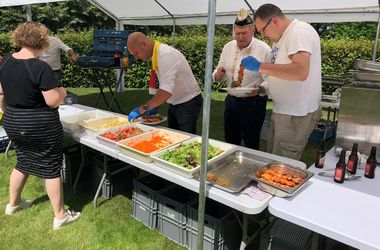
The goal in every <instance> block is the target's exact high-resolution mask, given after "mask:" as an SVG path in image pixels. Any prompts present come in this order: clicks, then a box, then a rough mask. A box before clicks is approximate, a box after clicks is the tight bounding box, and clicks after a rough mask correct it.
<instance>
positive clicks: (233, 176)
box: [194, 150, 274, 193]
mask: <svg viewBox="0 0 380 250" xmlns="http://www.w3.org/2000/svg"><path fill="white" fill-rule="evenodd" d="M272 162H274V160H272V159H269V158H266V157H262V156H258V155H254V154H251V153H247V152H244V151H240V150H237V151H233V152H230V153H229V154H228V155H227V156H225V157H223V158H221V159H219V160H217V161H215V162H213V163H211V164H210V165H208V171H207V182H208V183H209V184H210V185H213V186H215V187H218V188H220V189H223V190H225V191H228V192H232V193H236V192H239V191H240V190H242V189H243V188H244V187H246V186H247V185H248V184H249V183H250V182H251V181H252V178H251V177H250V176H251V175H254V174H255V173H256V171H257V170H258V169H259V168H260V167H263V166H267V165H268V164H269V163H272ZM194 177H195V178H199V171H198V172H196V173H195V174H194Z"/></svg>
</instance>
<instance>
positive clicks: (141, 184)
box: [133, 175, 174, 209]
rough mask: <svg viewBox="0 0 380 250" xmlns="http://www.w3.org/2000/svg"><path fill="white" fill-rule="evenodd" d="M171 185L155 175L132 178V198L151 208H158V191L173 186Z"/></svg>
mask: <svg viewBox="0 0 380 250" xmlns="http://www.w3.org/2000/svg"><path fill="white" fill-rule="evenodd" d="M173 185H174V184H172V183H171V182H169V181H167V180H165V179H162V178H160V177H157V176H155V175H146V176H143V177H140V178H137V179H134V180H133V198H134V199H136V200H138V201H140V202H142V203H143V204H144V205H146V206H148V207H150V208H152V209H158V205H157V195H158V193H159V192H162V191H164V190H166V189H168V188H170V187H173Z"/></svg>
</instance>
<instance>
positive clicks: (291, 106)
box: [267, 19, 322, 116]
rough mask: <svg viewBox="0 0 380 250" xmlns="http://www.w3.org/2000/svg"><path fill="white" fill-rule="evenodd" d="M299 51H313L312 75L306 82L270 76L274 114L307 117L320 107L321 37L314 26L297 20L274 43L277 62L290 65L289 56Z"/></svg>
mask: <svg viewBox="0 0 380 250" xmlns="http://www.w3.org/2000/svg"><path fill="white" fill-rule="evenodd" d="M300 51H305V52H308V53H310V68H309V75H308V77H307V79H306V80H305V81H289V80H283V79H279V78H277V77H273V76H269V77H268V83H267V84H268V88H267V90H268V91H269V95H270V96H271V97H272V100H273V112H274V113H278V114H287V115H293V116H304V115H307V114H308V113H311V112H314V111H316V110H317V109H319V105H320V101H321V94H322V76H321V45H320V38H319V36H318V33H317V32H316V31H315V30H314V28H313V27H312V26H311V25H309V24H307V23H305V22H302V21H299V20H297V19H294V20H293V21H292V22H291V23H290V25H289V26H288V27H287V29H286V30H285V31H284V33H283V35H282V37H281V39H280V40H279V41H278V42H277V43H275V44H273V48H272V55H273V56H274V57H275V64H289V63H291V60H290V59H289V56H291V55H294V54H296V53H297V52H300Z"/></svg>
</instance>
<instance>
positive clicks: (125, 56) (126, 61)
mask: <svg viewBox="0 0 380 250" xmlns="http://www.w3.org/2000/svg"><path fill="white" fill-rule="evenodd" d="M128 65H129V58H128V49H127V46H124V51H123V60H122V65H121V66H122V67H124V68H126V67H128Z"/></svg>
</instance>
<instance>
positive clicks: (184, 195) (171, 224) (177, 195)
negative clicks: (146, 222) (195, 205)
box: [157, 186, 198, 246]
mask: <svg viewBox="0 0 380 250" xmlns="http://www.w3.org/2000/svg"><path fill="white" fill-rule="evenodd" d="M197 197H198V194H197V193H194V192H192V191H190V190H188V189H185V188H182V187H180V186H174V187H172V188H169V189H167V190H165V191H163V192H160V193H159V194H158V196H157V200H158V221H157V227H158V229H159V230H160V233H162V234H163V235H165V236H166V237H168V238H169V239H170V240H172V241H174V242H176V243H177V244H179V245H181V246H186V245H187V239H186V223H187V205H188V204H189V203H190V202H192V201H193V200H194V199H197Z"/></svg>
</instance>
